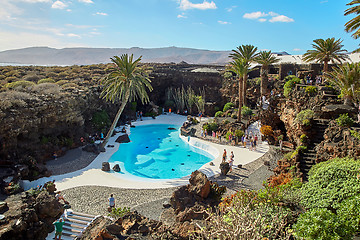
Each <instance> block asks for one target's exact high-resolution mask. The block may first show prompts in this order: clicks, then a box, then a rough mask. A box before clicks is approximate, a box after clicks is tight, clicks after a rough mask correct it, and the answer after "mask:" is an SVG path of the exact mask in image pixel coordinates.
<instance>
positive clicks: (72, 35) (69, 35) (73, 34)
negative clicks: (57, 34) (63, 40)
mask: <svg viewBox="0 0 360 240" xmlns="http://www.w3.org/2000/svg"><path fill="white" fill-rule="evenodd" d="M66 36H68V37H75V38H81V37H80V35H77V34H75V33H68V34H66Z"/></svg>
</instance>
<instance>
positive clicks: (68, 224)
mask: <svg viewBox="0 0 360 240" xmlns="http://www.w3.org/2000/svg"><path fill="white" fill-rule="evenodd" d="M64 226H68V227H72V228H77V229H84V228H86V227H87V225H80V224H75V223H73V222H66V221H65V224H64Z"/></svg>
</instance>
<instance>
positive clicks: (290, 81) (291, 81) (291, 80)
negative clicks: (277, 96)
mask: <svg viewBox="0 0 360 240" xmlns="http://www.w3.org/2000/svg"><path fill="white" fill-rule="evenodd" d="M285 81H286V83H285V84H284V96H285V97H288V96H289V94H290V92H291V91H292V90H293V89H294V88H295V86H296V84H300V82H301V80H300V78H297V77H296V76H294V75H289V76H287V77H286V78H285Z"/></svg>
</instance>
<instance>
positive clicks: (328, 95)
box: [320, 86, 338, 100]
mask: <svg viewBox="0 0 360 240" xmlns="http://www.w3.org/2000/svg"><path fill="white" fill-rule="evenodd" d="M320 91H321V93H322V99H324V100H329V99H333V100H338V95H335V94H334V91H333V89H331V88H328V87H325V86H323V87H321V88H320Z"/></svg>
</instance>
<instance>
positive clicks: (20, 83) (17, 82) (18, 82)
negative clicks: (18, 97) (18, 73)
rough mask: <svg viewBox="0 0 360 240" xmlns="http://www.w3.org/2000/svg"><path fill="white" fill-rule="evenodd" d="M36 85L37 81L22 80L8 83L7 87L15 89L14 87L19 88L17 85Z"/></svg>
mask: <svg viewBox="0 0 360 240" xmlns="http://www.w3.org/2000/svg"><path fill="white" fill-rule="evenodd" d="M34 85H35V83H33V82H30V81H24V80H21V81H16V82H12V83H8V84H6V85H5V87H6V88H10V89H14V88H17V87H23V88H25V87H30V86H34Z"/></svg>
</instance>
